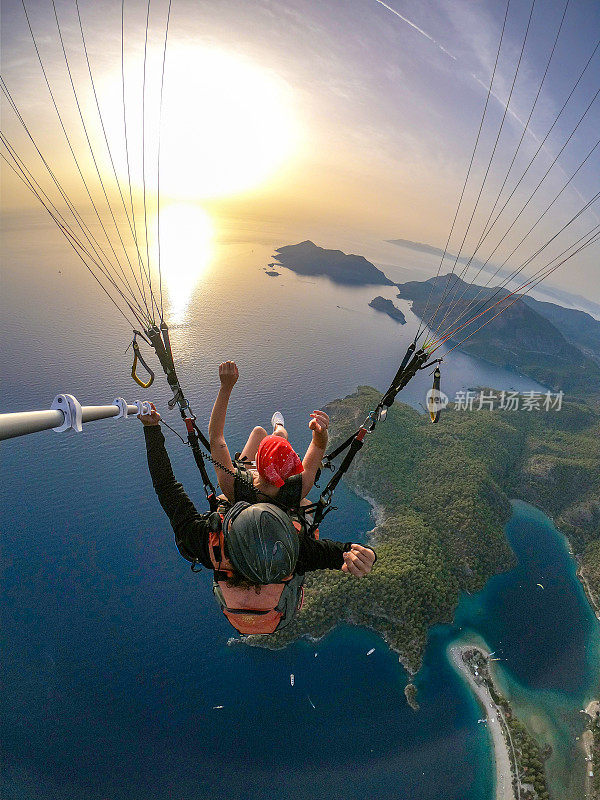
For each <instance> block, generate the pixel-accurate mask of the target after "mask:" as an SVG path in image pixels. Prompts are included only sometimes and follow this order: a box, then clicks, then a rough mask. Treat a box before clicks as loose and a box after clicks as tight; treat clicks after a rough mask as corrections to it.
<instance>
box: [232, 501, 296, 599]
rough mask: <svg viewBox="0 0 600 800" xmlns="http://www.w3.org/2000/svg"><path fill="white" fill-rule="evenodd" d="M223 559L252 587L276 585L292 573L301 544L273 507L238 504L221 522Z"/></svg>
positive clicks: (286, 516) (275, 507)
mask: <svg viewBox="0 0 600 800" xmlns="http://www.w3.org/2000/svg"><path fill="white" fill-rule="evenodd" d="M223 533H224V538H225V551H226V555H227V557H228V558H229V560H230V561H231V563H232V565H233V567H234V569H235V570H236V571H237V572H239V573H240V574H241V575H243V576H244V577H245V578H247V580H249V581H251V582H252V583H255V584H263V585H266V584H268V583H279V582H280V581H281V580H282V579H283V578H286V577H287V576H288V575H291V574H292V573H293V572H294V568H295V566H296V562H297V560H298V553H299V552H300V542H299V539H298V533H297V531H296V529H295V527H294V525H293V523H292V521H291V519H290V518H289V516H288V515H287V514H286V513H285V511H283V510H282V509H281V508H279V507H278V506H276V505H273V504H272V503H255V504H253V505H250V504H249V503H245V502H239V503H236V504H235V505H234V506H232V508H230V509H229V511H228V512H227V514H226V515H225V519H224V520H223Z"/></svg>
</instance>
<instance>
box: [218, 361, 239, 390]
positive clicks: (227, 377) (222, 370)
mask: <svg viewBox="0 0 600 800" xmlns="http://www.w3.org/2000/svg"><path fill="white" fill-rule="evenodd" d="M239 377H240V373H239V372H238V368H237V364H236V363H235V361H224V362H223V363H222V364H220V365H219V379H220V381H221V386H222V387H223V389H228V390H229V391H231V390H232V389H233V387H234V386H235V384H236V383H237V379H238V378H239Z"/></svg>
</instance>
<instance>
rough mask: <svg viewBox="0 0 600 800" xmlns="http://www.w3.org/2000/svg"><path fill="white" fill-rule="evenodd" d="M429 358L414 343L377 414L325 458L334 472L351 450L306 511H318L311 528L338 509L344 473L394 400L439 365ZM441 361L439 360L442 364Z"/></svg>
mask: <svg viewBox="0 0 600 800" xmlns="http://www.w3.org/2000/svg"><path fill="white" fill-rule="evenodd" d="M427 358H428V355H427V353H426V352H425V350H423V349H422V348H421V349H419V350H417V345H416V342H413V343H412V344H411V345H410V347H409V348H408V350H407V351H406V354H405V356H404V358H403V359H402V363H401V364H400V366H399V368H398V371H397V372H396V374H395V375H394V379H393V381H392V382H391V384H390V386H389V388H388V390H387V391H386V392H385V394H384V395H383V397H382V398H381V400H380V401H379V403H378V405H377V407H376V408H375V410H374V411H371V413H370V414H369V415H368V417H367V418H366V419H365V421H364V422H363V424H362V425H361V426H360V428H359V429H358V430H357V431H356V433H353V434H352V436H349V437H348V439H346V441H345V442H342V444H340V445H339V446H338V447H336V448H335V450H333V452H331V453H329V454H328V455H326V456H325V458H324V459H323V468H325V469H333V466H332V463H331V462H332V461H333V460H334V459H335V458H337V456H339V455H341V454H342V453H343V452H344V451H345V450H348V452H347V453H346V455H345V457H344V460H343V461H342V463H341V464H340V466H339V467H338V469H337V470H336V471H335V472H334V474H333V476H332V477H331V478H330V480H329V482H328V484H327V486H326V487H325V488H324V489H323V491H322V492H321V496H320V497H319V499H318V501H317V502H316V503H314V504H313V505H312V506H307V507H306V508H305V509H304V510H305V511H313V510H314V515H315V516H314V521H313V523H312V526H311V527H314V528H316V527H317V526H318V525H319V524H320V523H321V521H322V520H323V518H324V517H325V516H326V515H327V514H328V513H329V512H330V511H331V510H332V509H333V508H334V507H333V506H332V505H331V497H332V495H333V492H334V490H335V488H336V486H337V485H338V483H339V482H340V480H341V479H342V477H343V476H344V474H345V473H346V472H347V471H348V469H349V467H350V464H351V463H352V461H353V460H354V458H355V457H356V455H357V453H358V452H359V450H360V449H361V448H362V446H363V444H364V439H365V436H366V435H367V434H368V433H373V431H374V430H375V426H376V425H377V423H378V422H379V420H380V419H384V418H385V415H386V414H387V409H388V408H389V407H390V406H391V405H392V404H393V402H394V400H395V399H396V395H397V394H398V392H400V391H401V390H402V389H404V387H405V386H406V384H407V383H408V382H409V381H410V380H411V379H412V378H414V376H415V375H416V374H417V372H419V370H421V369H425V368H427V367H429V366H431V364H433V363H437V362H433V361H432V362H429V363H427ZM439 360H441V359H438V361H439Z"/></svg>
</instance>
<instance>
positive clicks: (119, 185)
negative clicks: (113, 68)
mask: <svg viewBox="0 0 600 800" xmlns="http://www.w3.org/2000/svg"><path fill="white" fill-rule="evenodd" d="M75 7H76V9H77V19H78V22H79V30H80V32H81V42H82V45H83V52H84V55H85V61H86V64H87V68H88V74H89V76H90V83H91V86H92V91H93V94H94V101H95V103H96V109H97V111H98V119H99V120H100V126H101V128H102V134H103V136H104V142H105V144H106V149H107V152H108V156H109V158H110V163H111V167H112V171H113V175H114V178H115V182H116V185H117V189H118V192H119V197H120V198H121V204H122V206H123V211H124V212H125V218H126V220H127V224H128V226H129V231H130V233H131V236H132V238H133V241H134V243H135V248H136V253H137V258H138V266H139V267H140V268H143V262H142V255H141V253H140V249H139V247H138V243H137V237H136V235H135V232H134V229H133V225H132V220H131V218H130V216H129V210H128V209H127V205H126V203H125V197H124V196H123V190H122V188H121V182H120V181H119V176H118V174H117V168H116V165H115V162H114V159H113V154H112V149H111V147H110V142H109V140H108V134H107V132H106V127H105V125H104V117H103V115H102V110H101V108H100V101H99V98H98V93H97V91H96V82H95V81H94V75H93V72H92V66H91V63H90V58H89V53H88V49H87V44H86V40H85V34H84V30H83V22H82V19H81V14H80V11H79V0H75ZM129 263H130V266H131V271H132V274H133V278H134V280H135V283H136V286H137V287H138V290H139V292H140V294H141V295H142V296H143V297H144V299H145V294H144V291H143V278H142V285H141V286H140V283H139V282H138V279H137V275H136V273H135V270H134V268H133V266H132V265H131V262H129ZM140 272H141V269H140ZM140 277H141V274H140Z"/></svg>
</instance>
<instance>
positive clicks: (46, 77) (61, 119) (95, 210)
mask: <svg viewBox="0 0 600 800" xmlns="http://www.w3.org/2000/svg"><path fill="white" fill-rule="evenodd" d="M21 4H22V6H23V10H24V12H25V17H26V20H27V26H28V28H29V32H30V34H31V38H32V41H33V45H34V48H35V51H36V54H37V57H38V61H39V64H40V67H41V70H42V74H43V76H44V80H45V82H46V86H47V88H48V92H49V93H50V98H51V100H52V104H53V106H54V110H55V111H56V114H57V116H58V120H59V122H60V126H61V128H62V131H63V133H64V135H65V139H66V141H67V144H68V146H69V150H70V151H71V155H72V156H73V160H74V162H75V165H76V167H77V171H78V172H79V176H80V177H81V180H82V183H83V185H84V187H85V190H86V193H87V195H88V198H89V200H90V203H91V204H92V208H93V209H94V212H95V214H96V217H97V218H98V222H99V223H100V227H101V228H102V231H103V233H104V235H105V237H106V240H107V242H108V245H109V247H110V249H111V250H112V253H113V255H114V257H115V260H116V262H117V263H118V264H119V266H120V267H121V269H122V266H121V262H120V261H119V257H118V256H117V253H116V251H115V249H114V247H113V244H112V241H111V239H110V237H109V235H108V232H107V231H106V228H105V226H104V223H103V222H102V217H101V216H100V213H99V211H98V208H97V206H96V204H95V202H94V199H93V197H92V195H91V192H90V189H89V187H88V184H87V181H86V180H85V177H84V175H83V172H82V170H81V166H80V164H79V161H78V159H77V156H76V155H75V151H74V149H73V145H72V143H71V139H70V137H69V134H68V133H67V129H66V127H65V124H64V122H63V118H62V115H61V113H60V110H59V108H58V104H57V102H56V99H55V97H54V92H53V91H52V87H51V85H50V81H49V79H48V75H47V73H46V68H45V67H44V62H43V60H42V57H41V53H40V51H39V48H38V44H37V40H36V38H35V34H34V32H33V28H32V26H31V22H30V19H29V15H28V13H27V6H26V5H25V0H21ZM146 311H147V313H148V316H149V318H151V314H150V312H149V309H148V307H147V305H146Z"/></svg>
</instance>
